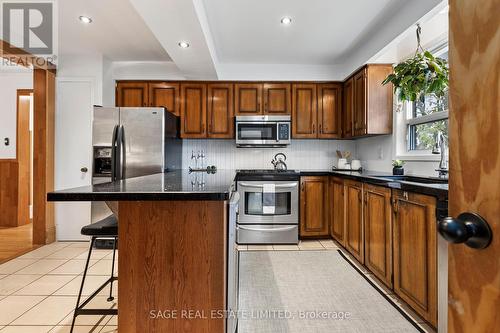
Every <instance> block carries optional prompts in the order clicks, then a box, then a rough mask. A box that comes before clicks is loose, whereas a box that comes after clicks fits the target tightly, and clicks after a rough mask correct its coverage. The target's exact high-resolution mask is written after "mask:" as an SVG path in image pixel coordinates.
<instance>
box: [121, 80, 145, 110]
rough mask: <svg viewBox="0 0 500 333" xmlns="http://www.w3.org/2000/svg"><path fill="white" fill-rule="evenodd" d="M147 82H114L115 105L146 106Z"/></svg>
mask: <svg viewBox="0 0 500 333" xmlns="http://www.w3.org/2000/svg"><path fill="white" fill-rule="evenodd" d="M148 103H149V101H148V84H147V82H118V83H117V84H116V101H115V104H116V106H129V107H141V106H148Z"/></svg>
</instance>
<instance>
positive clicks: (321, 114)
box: [317, 83, 342, 139]
mask: <svg viewBox="0 0 500 333" xmlns="http://www.w3.org/2000/svg"><path fill="white" fill-rule="evenodd" d="M317 87H318V138H323V139H335V138H340V137H341V128H342V126H341V123H340V121H341V111H342V85H341V84H340V83H322V84H318V85H317Z"/></svg>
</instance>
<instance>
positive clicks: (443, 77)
mask: <svg viewBox="0 0 500 333" xmlns="http://www.w3.org/2000/svg"><path fill="white" fill-rule="evenodd" d="M420 34H421V28H420V25H418V24H417V50H416V52H415V55H414V56H413V57H412V58H410V59H408V60H405V61H403V62H401V63H399V64H398V65H396V67H394V73H392V74H389V76H387V78H386V79H385V80H384V81H383V82H382V84H384V85H385V84H387V83H392V84H393V85H394V93H395V94H396V95H397V96H398V98H399V100H400V101H411V102H414V101H416V100H418V99H420V98H421V96H422V95H429V94H432V95H434V96H435V97H436V98H437V99H438V100H439V99H441V98H442V97H443V96H444V95H445V92H446V90H447V89H448V76H449V70H448V62H447V61H446V60H445V59H442V58H439V57H434V56H433V55H432V53H431V52H429V51H426V50H424V49H423V48H422V46H421V45H420Z"/></svg>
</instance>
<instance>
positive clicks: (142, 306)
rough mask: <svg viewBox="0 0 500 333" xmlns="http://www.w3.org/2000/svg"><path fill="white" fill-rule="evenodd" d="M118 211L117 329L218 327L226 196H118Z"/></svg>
mask: <svg viewBox="0 0 500 333" xmlns="http://www.w3.org/2000/svg"><path fill="white" fill-rule="evenodd" d="M118 215H119V243H120V255H119V265H118V272H119V273H118V275H119V285H118V313H119V315H118V326H119V331H120V333H128V332H193V333H203V332H207V333H208V332H213V333H219V332H223V330H224V322H225V320H224V319H223V318H216V319H212V316H211V311H212V310H224V309H225V299H226V295H225V280H226V266H225V265H226V260H225V258H226V246H227V244H226V223H227V222H226V207H225V202H224V201H154V202H153V201H143V202H128V201H122V202H119V214H118ZM188 311H191V312H188ZM160 312H161V316H159V313H160ZM174 313H176V317H177V318H170V319H169V318H165V316H166V315H167V314H171V315H173V314H174ZM196 316H201V317H202V318H195V317H196Z"/></svg>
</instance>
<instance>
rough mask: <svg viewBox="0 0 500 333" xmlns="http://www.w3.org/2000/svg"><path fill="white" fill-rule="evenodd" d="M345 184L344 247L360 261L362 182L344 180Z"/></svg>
mask: <svg viewBox="0 0 500 333" xmlns="http://www.w3.org/2000/svg"><path fill="white" fill-rule="evenodd" d="M344 184H345V196H346V197H345V200H346V205H345V218H346V240H345V247H346V249H347V251H349V252H350V253H351V254H352V255H353V256H354V257H355V258H356V259H357V260H358V261H359V262H360V263H362V264H364V262H365V250H364V245H365V244H364V233H363V183H361V182H357V181H353V180H344Z"/></svg>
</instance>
